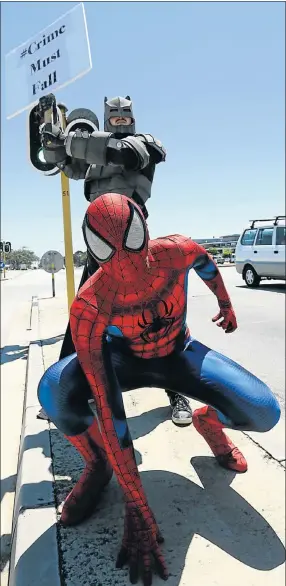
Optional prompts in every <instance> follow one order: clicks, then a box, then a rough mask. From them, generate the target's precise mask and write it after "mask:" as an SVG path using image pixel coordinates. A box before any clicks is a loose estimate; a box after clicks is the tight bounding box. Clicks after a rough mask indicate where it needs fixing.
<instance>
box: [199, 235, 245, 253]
mask: <svg viewBox="0 0 286 586" xmlns="http://www.w3.org/2000/svg"><path fill="white" fill-rule="evenodd" d="M239 237H240V234H229V235H227V236H219V237H218V238H215V236H213V237H212V238H193V240H194V242H197V243H198V244H201V245H202V246H203V247H204V248H206V249H207V250H208V249H209V248H212V249H216V251H217V254H223V252H224V250H225V251H226V250H227V251H230V254H233V253H234V252H235V247H236V244H237V241H238V239H239Z"/></svg>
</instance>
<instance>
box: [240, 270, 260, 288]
mask: <svg viewBox="0 0 286 586" xmlns="http://www.w3.org/2000/svg"><path fill="white" fill-rule="evenodd" d="M243 278H244V281H245V283H246V285H247V287H258V285H259V283H260V281H261V278H260V277H259V276H258V274H257V272H256V271H255V270H254V268H253V267H251V266H250V265H247V266H246V267H245V269H244V271H243Z"/></svg>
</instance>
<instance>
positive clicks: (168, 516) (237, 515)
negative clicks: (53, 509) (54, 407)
mask: <svg viewBox="0 0 286 586" xmlns="http://www.w3.org/2000/svg"><path fill="white" fill-rule="evenodd" d="M167 412H169V409H168V407H166V408H164V407H163V408H157V409H154V410H152V411H150V412H146V413H143V414H142V415H140V416H138V417H133V418H132V417H131V418H129V420H128V422H129V426H130V430H131V432H132V436H133V439H137V438H139V437H142V436H144V435H146V434H148V433H150V432H151V431H152V430H153V429H155V428H156V427H157V426H158V425H160V423H162V422H163V421H165V419H166V415H167ZM51 444H52V451H53V468H54V472H55V476H56V479H55V483H54V489H55V495H56V500H57V504H58V506H59V505H60V503H61V502H62V501H63V499H64V498H65V497H66V496H67V494H68V492H69V491H70V490H71V488H72V486H73V485H74V483H75V482H76V481H77V480H78V478H79V476H80V474H81V472H82V469H83V463H82V459H81V457H80V456H79V454H78V453H77V452H76V451H75V450H74V448H72V446H71V445H70V444H69V443H68V442H67V440H65V439H64V438H63V436H62V434H61V433H60V432H58V431H57V430H56V429H51ZM37 446H39V447H42V449H43V451H44V453H45V449H44V446H43V444H42V437H41V433H39V434H38V435H37V436H34V437H33V438H28V441H27V449H31V448H34V447H37ZM45 455H47V454H45ZM136 460H137V463H138V464H139V465H140V463H141V462H142V456H141V454H140V452H138V451H136ZM191 465H192V466H193V468H194V470H195V471H196V473H197V475H198V477H199V479H200V481H201V484H202V485H203V488H202V487H201V486H199V485H198V484H196V483H195V482H193V481H191V480H189V479H187V478H185V477H184V476H181V475H180V474H176V473H173V472H169V471H163V470H150V471H142V472H141V479H142V482H143V485H144V488H145V491H146V493H147V496H148V500H149V503H150V506H151V507H152V509H153V511H154V513H155V516H156V519H157V522H158V524H159V526H160V528H161V530H162V533H163V535H164V537H165V543H164V544H163V546H162V551H163V554H164V556H165V559H166V562H167V564H168V568H169V571H170V578H169V580H168V584H170V586H179V584H180V581H181V576H182V572H183V570H184V567H185V559H186V555H187V552H188V550H189V547H190V544H191V542H192V540H193V538H195V536H196V535H200V536H202V537H203V538H204V539H206V540H207V541H208V542H211V543H213V544H214V545H215V546H217V547H218V548H220V549H221V550H223V551H224V552H226V553H227V554H228V555H230V556H232V557H233V558H234V559H236V560H239V561H240V562H241V563H243V564H245V565H246V566H248V567H250V568H254V569H257V570H260V571H269V570H272V569H274V568H276V567H278V566H280V565H282V564H283V563H284V561H285V549H284V547H283V544H282V542H281V541H280V539H279V537H278V536H277V534H276V533H275V531H274V530H273V528H272V527H271V526H270V524H269V523H268V522H267V521H266V519H265V518H264V517H263V516H262V515H260V513H258V512H257V511H256V510H255V509H254V508H253V507H252V506H251V505H250V503H248V502H247V501H246V500H245V499H244V498H243V497H242V496H240V494H238V493H237V492H236V491H235V490H234V489H232V487H231V482H232V481H233V479H234V477H235V473H234V472H230V471H226V470H223V469H222V468H220V467H219V465H218V464H217V462H216V461H215V459H214V458H212V457H199V456H198V457H193V458H192V459H191ZM58 476H60V478H57V477H58ZM70 477H72V480H69V478H70ZM59 530H60V544H61V558H62V567H63V570H64V572H65V574H66V575H69V576H70V577H71V578H72V580H74V583H76V584H80V583H84V584H85V586H94V584H95V583H104V584H106V585H107V584H108V585H109V584H118V585H119V586H123V585H124V586H126V585H128V584H129V580H128V578H127V576H128V574H127V570H116V569H115V559H116V554H117V552H118V549H119V547H120V542H121V539H122V534H123V499H122V494H121V490H120V488H119V486H118V484H117V481H116V479H114V478H113V479H112V481H111V483H110V485H109V486H108V487H107V489H106V491H105V492H104V494H103V497H102V501H101V503H100V505H99V506H98V508H97V510H96V511H95V513H94V515H93V516H92V517H91V518H90V519H89V520H88V521H86V522H85V523H83V524H82V525H80V526H78V527H74V528H72V527H71V528H63V527H61V526H60V529H59ZM50 531H51V529H49V530H48V531H46V532H45V533H43V535H42V536H41V537H40V538H39V539H38V540H37V541H36V542H35V543H34V544H33V545H32V546H31V547H30V548H29V550H28V551H27V552H26V553H25V554H23V555H22V556H21V558H20V559H19V562H18V568H17V572H18V573H19V574H20V575H21V573H22V572H23V574H25V573H26V571H27V570H26V568H28V567H29V565H33V563H34V560H35V559H38V558H40V556H41V555H42V553H41V552H42V551H45V547H46V545H45V544H46V543H47V538H48V537H49V532H50ZM204 547H206V548H208V547H209V544H206V545H205V546H204ZM209 551H210V555H211V556H212V555H214V552H213V550H209ZM205 554H206V556H207V555H208V551H207V549H206V550H205ZM221 571H222V572H223V571H224V570H223V568H222V569H221ZM23 574H22V575H23ZM154 582H155V583H156V584H158V585H159V584H161V581H160V580H158V582H157V580H154Z"/></svg>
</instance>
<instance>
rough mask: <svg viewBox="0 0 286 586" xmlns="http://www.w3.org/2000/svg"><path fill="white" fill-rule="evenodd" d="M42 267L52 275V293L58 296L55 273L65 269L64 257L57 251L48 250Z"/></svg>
mask: <svg viewBox="0 0 286 586" xmlns="http://www.w3.org/2000/svg"><path fill="white" fill-rule="evenodd" d="M41 266H42V268H43V269H44V271H46V272H47V273H50V274H51V275H52V293H53V297H55V296H56V287H55V273H58V271H60V270H61V269H63V268H64V257H63V256H62V255H61V254H60V252H57V251H56V250H48V251H47V252H45V254H43V256H42V258H41Z"/></svg>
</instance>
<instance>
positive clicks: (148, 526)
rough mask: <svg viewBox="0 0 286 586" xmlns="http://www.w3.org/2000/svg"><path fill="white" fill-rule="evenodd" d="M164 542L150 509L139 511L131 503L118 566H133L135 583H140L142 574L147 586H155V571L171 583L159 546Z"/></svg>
mask: <svg viewBox="0 0 286 586" xmlns="http://www.w3.org/2000/svg"><path fill="white" fill-rule="evenodd" d="M163 541H164V539H163V537H162V535H161V533H160V531H159V529H158V526H157V523H156V521H155V519H154V515H153V513H152V511H151V510H150V509H149V508H148V507H147V506H144V507H142V508H140V509H139V508H138V507H136V506H135V505H134V504H133V503H131V504H130V503H127V504H126V509H125V521H124V535H123V540H122V545H121V549H120V551H119V554H118V557H117V562H116V567H117V568H122V567H123V566H124V565H125V564H128V565H129V578H130V582H131V584H137V582H138V579H139V578H140V574H141V575H142V579H143V584H144V586H151V584H152V574H153V572H154V571H155V572H156V573H157V574H158V575H159V576H160V578H162V580H167V578H168V570H167V567H166V564H165V561H164V558H163V555H162V553H161V550H160V547H159V543H162V542H163Z"/></svg>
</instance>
